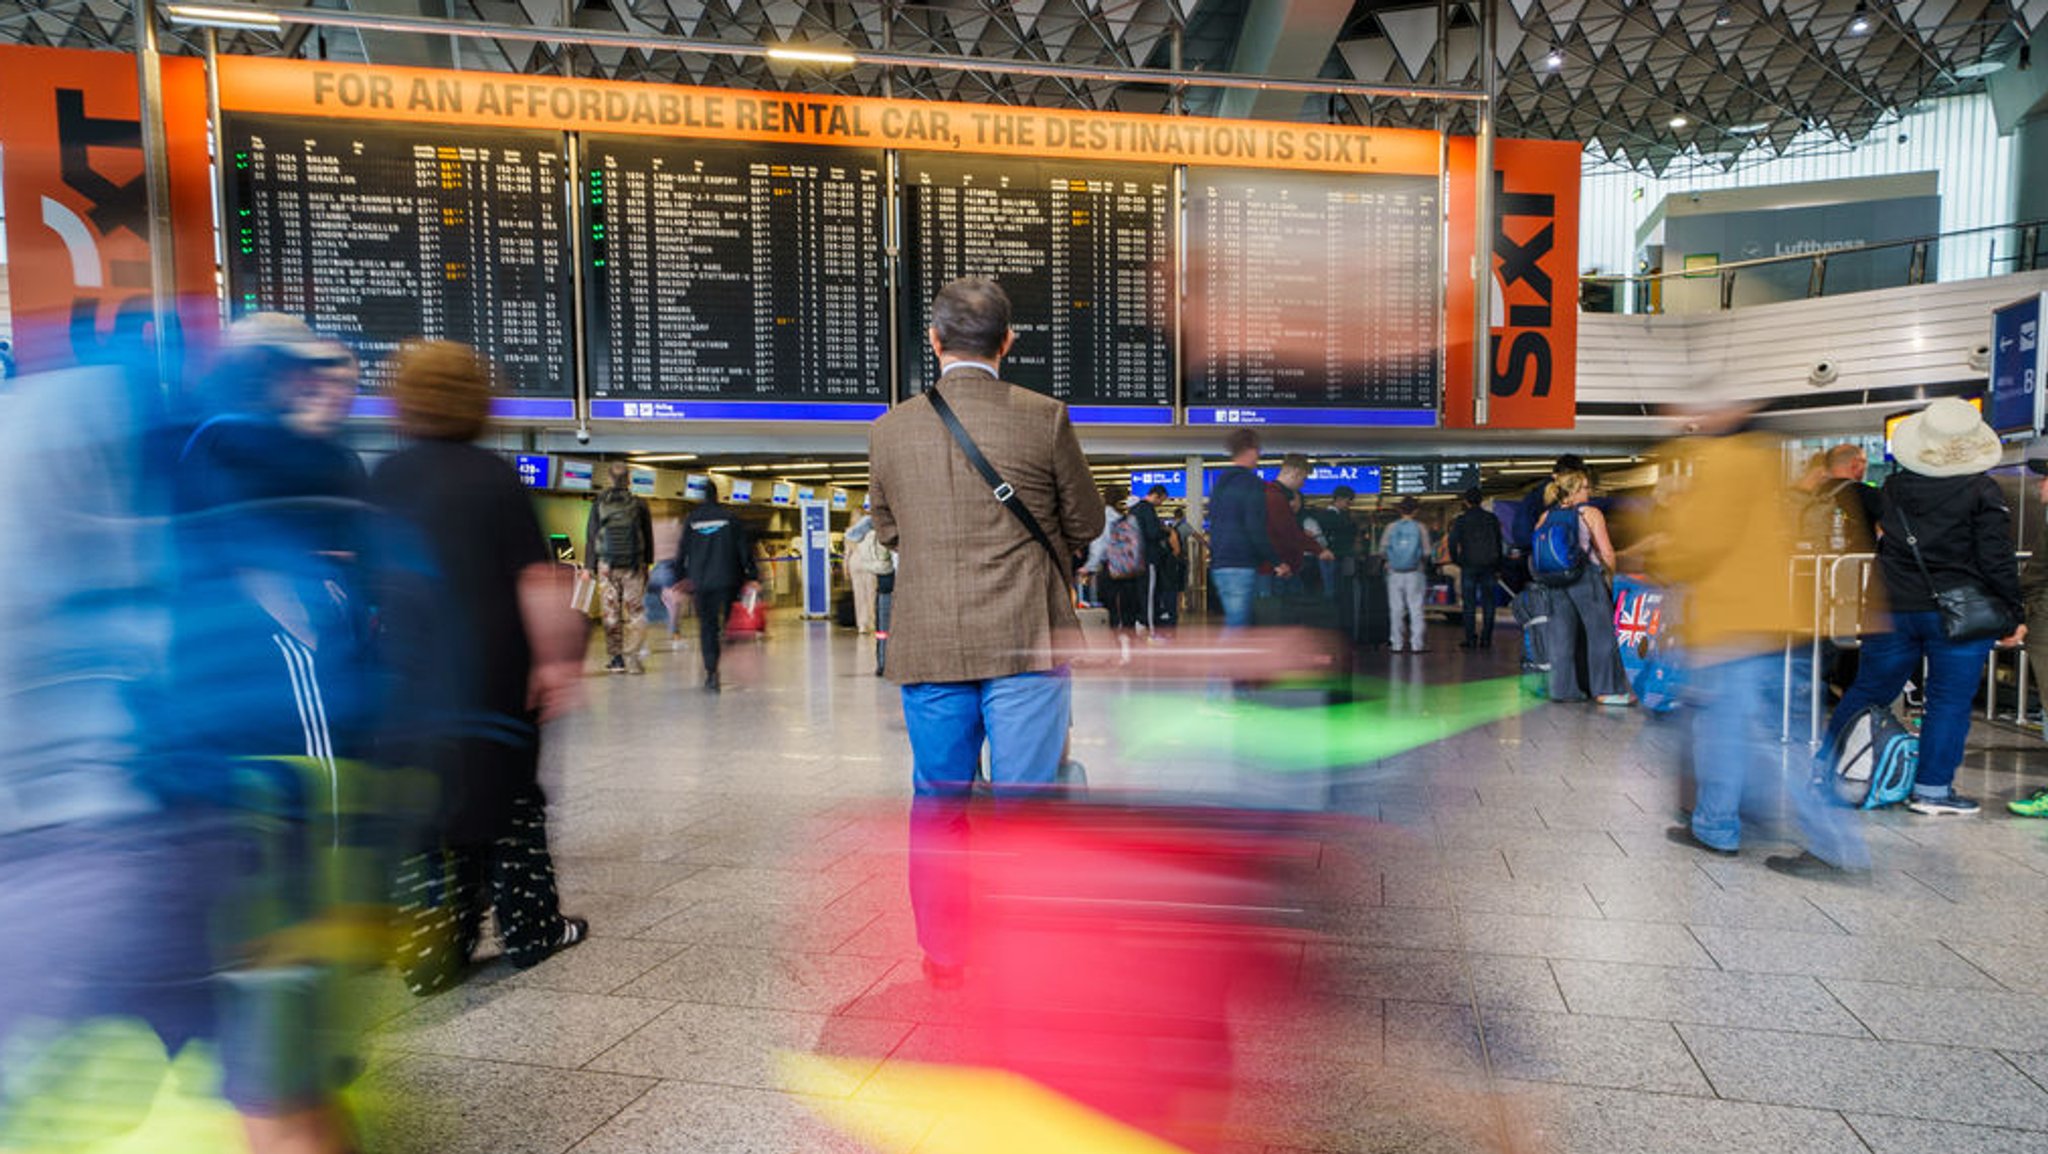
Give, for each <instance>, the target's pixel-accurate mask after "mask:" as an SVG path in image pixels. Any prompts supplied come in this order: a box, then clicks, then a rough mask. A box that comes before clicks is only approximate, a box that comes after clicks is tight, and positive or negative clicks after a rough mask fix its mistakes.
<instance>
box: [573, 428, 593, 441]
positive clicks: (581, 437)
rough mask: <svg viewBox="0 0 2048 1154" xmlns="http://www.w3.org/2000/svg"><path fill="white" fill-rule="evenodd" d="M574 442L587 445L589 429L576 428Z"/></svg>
mask: <svg viewBox="0 0 2048 1154" xmlns="http://www.w3.org/2000/svg"><path fill="white" fill-rule="evenodd" d="M576 443H577V444H579V445H588V444H589V443H590V430H589V429H578V430H576Z"/></svg>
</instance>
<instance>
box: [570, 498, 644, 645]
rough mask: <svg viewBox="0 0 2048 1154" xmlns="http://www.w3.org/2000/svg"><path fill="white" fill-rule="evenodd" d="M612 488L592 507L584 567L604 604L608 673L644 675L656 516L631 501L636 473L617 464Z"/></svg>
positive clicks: (641, 503)
mask: <svg viewBox="0 0 2048 1154" xmlns="http://www.w3.org/2000/svg"><path fill="white" fill-rule="evenodd" d="M610 477H611V484H610V485H609V486H608V487H606V489H605V491H604V492H602V493H599V494H598V495H597V500H596V501H593V502H592V503H591V505H590V521H589V523H588V525H586V526H585V528H584V530H583V567H584V568H585V569H588V570H590V571H591V572H592V573H594V574H596V575H597V580H598V589H599V591H600V595H601V599H602V601H603V604H604V651H605V654H606V656H607V658H608V660H607V661H606V662H605V669H606V670H607V671H608V672H611V673H645V672H647V670H646V668H645V667H644V666H642V665H641V663H640V650H641V648H642V647H643V646H645V645H646V643H647V567H648V565H649V564H650V563H652V562H653V560H654V515H653V514H652V513H650V512H648V509H647V502H645V501H642V500H641V499H640V498H638V497H636V496H634V495H633V469H632V466H630V465H628V464H626V463H625V462H624V461H614V462H613V463H612V466H611V470H610Z"/></svg>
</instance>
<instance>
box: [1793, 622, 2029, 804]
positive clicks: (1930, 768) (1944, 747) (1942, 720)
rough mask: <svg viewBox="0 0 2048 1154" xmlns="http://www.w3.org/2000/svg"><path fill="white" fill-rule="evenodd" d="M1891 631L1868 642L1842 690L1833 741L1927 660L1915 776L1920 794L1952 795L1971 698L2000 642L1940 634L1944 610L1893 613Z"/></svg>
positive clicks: (1890, 697)
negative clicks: (1924, 710)
mask: <svg viewBox="0 0 2048 1154" xmlns="http://www.w3.org/2000/svg"><path fill="white" fill-rule="evenodd" d="M1891 626H1892V628H1891V632H1889V633H1879V634H1875V635H1873V636H1871V637H1869V638H1867V639H1865V640H1864V642H1863V658H1862V661H1861V662H1860V663H1859V664H1858V665H1857V668H1856V683H1855V684H1854V685H1851V686H1850V687H1849V692H1847V693H1845V694H1843V695H1842V701H1841V704H1839V705H1837V706H1835V712H1834V713H1833V715H1831V716H1830V717H1829V718H1828V742H1829V744H1830V745H1832V744H1833V742H1834V739H1835V735H1836V734H1837V733H1839V732H1841V731H1842V730H1843V729H1845V728H1847V727H1848V724H1849V719H1850V718H1852V717H1855V716H1856V713H1857V711H1859V710H1862V709H1866V708H1868V707H1870V706H1873V705H1889V704H1891V702H1892V700H1893V699H1894V698H1896V697H1898V695H1899V693H1900V691H1901V690H1903V689H1905V688H1906V679H1907V678H1909V677H1911V676H1912V675H1913V673H1914V671H1915V670H1917V669H1919V668H1920V662H1921V660H1922V659H1925V660H1926V662H1927V716H1926V717H1925V719H1923V720H1922V722H1921V724H1920V773H1919V776H1918V777H1917V778H1915V779H1914V782H1913V794H1914V796H1916V797H1929V798H1933V797H1947V796H1948V795H1949V793H1950V787H1951V785H1952V783H1954V781H1955V779H1956V767H1957V766H1959V765H1961V764H1962V763H1963V744H1964V742H1965V741H1967V740H1968V739H1969V736H1970V701H1971V699H1972V698H1974V697H1975V696H1976V694H1977V682H1978V680H1979V679H1980V678H1982V677H1983V674H1984V655H1985V654H1987V653H1989V652H1991V647H1992V646H1993V645H1994V644H1995V642H1994V641H1993V640H1991V639H1988V638H1987V639H1985V640H1982V641H1950V640H1949V639H1948V638H1946V637H1944V636H1942V634H1941V614H1939V613H1935V612H1932V611H1929V612H1925V613H1894V614H1892V620H1891Z"/></svg>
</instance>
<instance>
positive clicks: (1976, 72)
mask: <svg viewBox="0 0 2048 1154" xmlns="http://www.w3.org/2000/svg"><path fill="white" fill-rule="evenodd" d="M2003 71H2005V61H2003V60H1979V61H1977V62H1976V63H1974V64H1965V65H1963V66H1962V67H1961V68H1958V69H1956V75H1957V76H1960V77H1962V78H1963V79H1964V80H1975V79H1977V78H1978V77H1980V76H1989V75H1991V74H1992V73H1994V72H2003Z"/></svg>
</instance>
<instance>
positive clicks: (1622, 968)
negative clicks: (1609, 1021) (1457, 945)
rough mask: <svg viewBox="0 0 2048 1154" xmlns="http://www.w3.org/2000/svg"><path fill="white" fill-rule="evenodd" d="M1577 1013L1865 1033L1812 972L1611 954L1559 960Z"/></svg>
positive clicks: (1555, 968) (1556, 967)
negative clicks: (1682, 965) (1604, 958)
mask: <svg viewBox="0 0 2048 1154" xmlns="http://www.w3.org/2000/svg"><path fill="white" fill-rule="evenodd" d="M1550 968H1551V970H1552V972H1554V973H1555V974H1556V975H1557V981H1558V985H1559V987H1560V988H1561V989H1562V990H1563V991H1564V1000H1565V1003H1566V1004H1567V1005H1569V1006H1570V1007H1571V1012H1572V1013H1574V1014H1598V1015H1602V1016H1607V1017H1622V1018H1654V1019H1657V1020H1660V1021H1668V1022H1700V1023H1706V1024H1710V1025H1729V1026H1751V1027H1755V1028H1757V1029H1780V1030H1800V1031H1805V1032H1807V1033H1814V1034H1838V1035H1843V1036H1847V1037H1868V1036H1869V1034H1868V1032H1867V1031H1865V1030H1864V1028H1863V1026H1862V1024H1861V1023H1859V1022H1857V1020H1856V1019H1855V1018H1854V1017H1852V1016H1851V1015H1850V1014H1849V1012H1848V1011H1847V1010H1844V1009H1843V1008H1842V1006H1841V1003H1839V1002H1837V1001H1836V1000H1835V998H1834V996H1833V995H1831V994H1830V993H1828V991H1827V989H1826V988H1825V987H1823V986H1822V985H1821V984H1820V982H1819V981H1818V980H1817V979H1814V978H1811V977H1806V976H1804V975H1794V974H1737V973H1727V972H1724V971H1721V970H1705V969H1671V968H1667V967H1662V966H1629V965H1616V964H1613V963H1608V962H1575V961H1556V962H1552V963H1551V967H1550Z"/></svg>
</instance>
